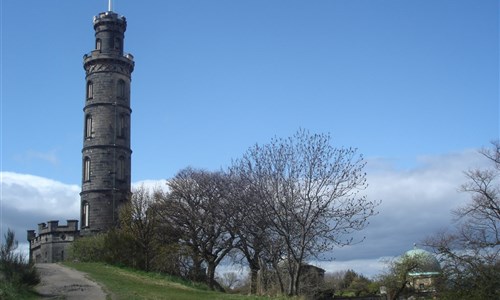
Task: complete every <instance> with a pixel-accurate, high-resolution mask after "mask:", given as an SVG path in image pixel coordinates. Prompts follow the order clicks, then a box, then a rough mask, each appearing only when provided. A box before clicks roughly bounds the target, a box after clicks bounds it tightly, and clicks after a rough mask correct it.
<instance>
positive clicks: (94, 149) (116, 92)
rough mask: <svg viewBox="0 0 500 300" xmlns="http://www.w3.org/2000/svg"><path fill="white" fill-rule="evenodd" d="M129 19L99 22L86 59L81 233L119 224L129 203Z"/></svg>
mask: <svg viewBox="0 0 500 300" xmlns="http://www.w3.org/2000/svg"><path fill="white" fill-rule="evenodd" d="M126 28H127V21H126V19H125V17H123V16H119V15H118V14H116V13H114V12H112V11H108V12H104V13H100V14H99V15H98V16H96V17H94V30H95V48H94V50H92V51H91V52H90V53H89V54H86V55H84V57H83V67H84V69H85V72H86V78H85V79H86V83H85V84H86V95H85V106H84V109H83V111H84V132H83V149H82V192H81V193H80V197H81V214H80V219H81V232H82V234H84V235H85V234H90V233H95V232H99V231H106V230H108V229H110V228H112V227H113V226H115V225H116V223H117V221H118V212H119V208H120V206H121V205H122V204H123V203H125V202H127V201H129V200H130V196H131V191H130V182H131V155H132V150H131V149H130V114H131V112H132V110H131V109H130V82H131V73H132V71H133V69H134V61H133V57H132V55H130V54H125V53H124V52H123V46H124V32H125V30H126Z"/></svg>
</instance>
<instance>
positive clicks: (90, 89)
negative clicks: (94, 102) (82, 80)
mask: <svg viewBox="0 0 500 300" xmlns="http://www.w3.org/2000/svg"><path fill="white" fill-rule="evenodd" d="M92 98H94V83H93V82H92V81H90V80H89V81H87V100H88V99H92Z"/></svg>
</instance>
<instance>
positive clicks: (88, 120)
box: [85, 115, 92, 139]
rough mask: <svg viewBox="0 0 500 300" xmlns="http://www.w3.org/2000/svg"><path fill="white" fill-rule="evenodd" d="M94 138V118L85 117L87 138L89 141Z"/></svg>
mask: <svg viewBox="0 0 500 300" xmlns="http://www.w3.org/2000/svg"><path fill="white" fill-rule="evenodd" d="M91 137H92V116H91V115H87V117H85V138H86V139H89V138H91Z"/></svg>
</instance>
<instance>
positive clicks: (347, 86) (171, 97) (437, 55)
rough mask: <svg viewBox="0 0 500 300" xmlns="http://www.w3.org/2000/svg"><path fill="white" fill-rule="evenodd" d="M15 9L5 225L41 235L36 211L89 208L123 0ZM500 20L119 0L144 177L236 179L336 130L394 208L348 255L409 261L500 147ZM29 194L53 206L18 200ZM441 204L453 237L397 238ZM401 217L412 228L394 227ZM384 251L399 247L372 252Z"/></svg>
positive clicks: (373, 187)
mask: <svg viewBox="0 0 500 300" xmlns="http://www.w3.org/2000/svg"><path fill="white" fill-rule="evenodd" d="M1 5H2V9H1V10H2V12H1V14H2V15H1V26H2V30H1V33H2V36H1V42H2V45H1V50H2V52H1V56H2V57H1V136H2V139H1V141H2V143H1V170H2V173H3V174H4V175H5V176H4V177H3V178H4V179H3V180H4V182H2V188H3V192H2V195H3V196H2V207H3V215H2V226H3V227H7V226H8V225H9V224H10V223H9V220H11V219H13V216H14V215H16V213H18V214H19V216H26V215H30V216H32V218H26V219H25V221H23V223H21V221H20V219H23V218H22V217H20V219H19V218H17V219H16V220H18V221H17V223H16V225H12V226H14V227H16V228H22V227H23V226H26V227H29V228H34V227H35V226H36V223H38V222H42V221H47V220H45V218H49V217H50V218H56V217H57V216H55V215H54V212H55V210H52V214H51V212H50V211H46V213H44V214H37V212H35V211H31V210H29V209H27V208H22V206H23V205H21V203H20V202H23V201H24V202H28V203H32V202H31V201H34V200H33V199H39V200H37V201H38V202H40V201H41V202H43V201H49V202H50V201H53V202H54V203H55V204H54V205H55V206H54V207H58V205H59V204H58V203H59V202H58V201H61V203H67V205H69V206H71V205H73V202H75V201H76V203H77V204H78V193H77V192H76V193H75V191H78V189H79V188H78V186H79V185H80V182H81V147H82V139H83V111H82V110H83V105H84V89H85V80H84V76H85V74H84V71H83V67H82V57H83V54H85V53H87V52H89V51H91V50H92V48H93V45H94V37H93V28H92V17H93V16H94V15H96V14H97V13H99V12H101V11H105V10H106V9H107V1H105V0H86V1H83V0H75V1H34V0H26V1H2V4H1ZM499 8H500V7H499V1H493V0H481V1H477V0H421V1H416V0H414V1H401V0H370V1H369V0H359V1H358V0H344V1H337V0H329V1H326V0H317V1H304V0H300V1H299V0H286V1H285V0H274V1H264V0H254V1H229V0H226V1H222V0H213V1H191V0H182V1H180V0H179V1H171V0H169V1H146V2H142V3H140V4H139V2H137V1H124V0H116V1H114V10H115V11H116V12H118V13H120V14H123V15H125V16H126V17H127V20H128V30H127V32H126V40H125V51H126V52H130V53H132V54H133V55H134V57H135V61H136V69H135V71H134V73H133V74H132V77H133V81H132V95H131V98H132V109H133V113H132V149H133V151H134V153H133V156H132V164H133V168H132V178H133V181H134V182H141V181H145V180H149V181H148V182H161V180H162V179H166V178H170V177H172V176H173V175H174V174H175V173H176V172H177V171H178V170H180V169H181V168H184V167H186V166H189V165H191V166H194V167H200V168H207V169H212V170H214V169H218V168H220V167H223V166H226V165H228V164H229V163H230V162H231V159H232V158H237V157H239V156H240V155H242V154H243V152H244V151H245V150H246V149H247V148H248V147H250V146H251V145H253V144H254V143H265V142H268V141H269V140H270V139H271V138H272V137H273V136H279V137H286V136H289V135H292V134H293V133H294V132H295V131H296V130H297V129H298V128H306V129H309V130H310V131H312V132H330V133H331V134H332V136H333V139H334V141H335V145H338V146H353V147H357V148H359V152H360V153H363V154H364V156H365V157H366V158H367V160H368V166H367V171H368V181H369V184H370V188H369V190H368V191H367V193H368V196H369V197H375V198H377V199H380V200H382V201H383V205H382V206H381V207H380V209H381V214H380V215H381V217H379V218H378V219H374V222H373V223H374V225H373V227H374V229H373V230H372V231H369V230H368V231H367V232H364V233H363V234H364V235H367V242H366V243H365V244H362V245H363V246H359V248H355V249H357V250H355V251H353V250H352V248H349V249H347V250H346V249H343V250H339V251H338V252H337V253H338V254H339V255H340V258H339V257H338V256H337V259H338V260H340V261H342V260H353V259H375V258H376V257H381V256H384V255H387V256H393V255H397V253H401V251H403V250H404V247H405V246H404V245H408V247H410V246H411V244H412V243H413V242H415V239H418V238H421V237H422V236H423V232H422V231H426V232H427V231H432V230H435V229H437V228H439V227H442V226H446V224H448V223H449V222H448V221H449V219H450V218H449V217H448V216H446V217H441V218H440V217H439V215H441V216H442V215H443V213H445V212H448V211H449V210H450V209H452V208H454V207H456V205H458V204H460V203H462V202H460V201H466V199H467V197H466V195H463V194H457V193H456V190H457V189H458V187H459V186H460V184H461V183H463V180H464V178H463V176H462V173H461V172H462V171H463V170H465V169H467V168H470V167H474V166H476V165H478V164H479V165H481V164H482V162H480V158H478V157H477V155H475V154H474V150H475V149H477V148H480V147H481V146H486V145H487V144H488V142H489V141H490V140H493V139H498V136H499V102H498V101H499V12H500V10H499ZM436 174H437V175H436ZM23 176H24V177H23ZM26 176H37V177H26ZM434 176H437V177H434ZM444 179H449V181H446V183H442V184H441V185H439V184H438V183H439V182H441V181H440V180H444ZM384 180H385V181H384ZM27 181H29V182H31V183H28V182H27ZM42 182H43V184H42ZM395 182H396V183H399V184H395ZM36 183H40V185H37V184H36ZM51 183H52V184H53V185H51ZM410 183H411V186H406V184H409V185H410ZM23 184H27V185H26V186H29V188H26V189H24V191H25V192H26V195H35V196H32V197H31V198H30V199H28V200H23V199H26V198H22V197H20V198H19V199H18V200H15V201H14V198H16V195H20V194H21V193H18V194H16V191H17V190H16V189H15V187H20V186H24V185H23ZM433 184H436V185H437V186H445V187H446V188H445V189H439V188H438V187H436V189H435V190H433V189H430V188H429V186H432V185H433ZM41 186H43V187H44V188H42V187H41ZM51 186H52V187H53V190H54V191H57V192H54V193H53V194H50V195H51V196H47V195H46V194H44V192H43V191H46V190H47V189H50V187H51ZM55 186H57V187H55ZM61 186H65V187H66V188H62V187H61ZM402 186H405V190H406V192H407V193H406V194H400V193H402V191H401V187H402ZM389 187H391V189H389ZM63 190H64V192H63ZM443 190H444V191H448V193H444V194H443ZM28 191H31V194H30V193H28ZM409 191H414V192H411V193H410V192H409ZM59 192H61V193H62V194H59ZM36 195H38V196H36ZM57 195H59V196H57ZM63 195H64V196H63ZM394 195H399V196H398V197H395V196H394ZM10 197H13V198H10ZM37 197H38V198H37ZM58 197H61V198H58ZM60 199H65V200H64V201H63V200H60ZM68 199H69V200H68ZM75 199H76V200H75ZM453 199H455V200H453ZM456 199H462V200H460V201H456ZM16 201H18V202H16ZM65 201H68V202H65ZM426 201H429V204H430V205H432V206H436V207H439V209H434V208H433V210H436V211H437V212H439V213H437V216H436V219H432V218H431V220H432V222H430V221H427V222H424V223H427V225H429V224H433V225H435V226H433V227H432V228H430V227H429V228H427V227H426V228H425V230H424V229H421V230H418V229H417V230H413V231H411V232H419V234H415V236H411V237H407V239H400V238H393V239H392V243H394V244H393V245H392V246H391V245H389V246H387V243H391V239H390V238H388V237H387V236H384V228H386V229H387V228H389V227H390V228H394V227H404V226H401V225H402V224H399V223H397V222H398V221H401V222H404V220H407V218H406V217H405V215H404V213H403V211H405V212H406V213H409V214H413V215H415V211H412V210H411V209H409V207H412V205H416V206H418V205H423V203H427V202H426ZM50 203H52V202H50ZM68 203H70V204H68ZM38 204H39V203H38ZM38 204H37V205H38ZM24 206H25V204H24ZM33 206H34V207H35V206H36V205H33ZM43 207H44V206H43V205H42V206H41V207H40V210H41V211H43ZM76 207H77V206H76ZM397 207H400V208H401V212H402V214H401V217H398V218H394V219H393V220H392V221H391V222H392V223H391V224H390V225H388V224H387V223H384V222H383V221H382V220H388V218H387V217H386V216H385V215H384V213H386V212H387V211H391V212H394V211H395V208H397ZM427 207H428V206H427ZM415 209H420V211H421V209H422V208H421V207H419V206H418V207H416V208H415ZM68 211H71V212H72V213H73V210H68ZM396 211H397V210H396ZM8 214H10V215H8ZM394 215H395V213H393V214H392V215H391V216H394ZM77 216H78V212H76V215H75V216H74V217H73V218H76V217H77ZM37 217H39V218H41V219H36V218H37ZM61 219H63V218H62V217H61ZM33 220H36V221H33ZM377 220H379V221H377ZM387 222H388V221H387ZM22 224H26V225H22ZM384 225H387V227H384ZM395 225H396V226H395ZM375 228H379V231H376V230H375ZM25 229H27V228H25ZM25 229H22V230H25ZM3 230H5V228H4V229H3ZM21 232H22V231H21ZM370 232H371V233H373V238H372V239H370V236H369V235H368V234H369V233H370ZM386 232H387V234H388V231H387V230H386ZM21 234H24V233H21ZM408 235H410V233H408V232H399V233H398V232H396V233H391V234H390V235H388V236H389V237H392V236H398V237H401V236H405V237H406V236H408ZM22 237H24V235H23V236H22ZM410 238H411V239H413V241H411V242H410ZM374 239H384V245H386V246H387V247H386V248H382V247H380V248H378V250H375V249H372V248H370V247H373V244H374V243H373V240H374ZM386 239H387V240H386ZM395 240H398V241H397V242H395ZM356 247H358V246H356ZM408 247H407V248H408ZM347 251H349V252H350V253H359V254H357V255H358V257H353V256H352V255H351V256H349V255H347V254H345V255H347V256H345V257H342V255H343V254H342V253H346V252H347ZM370 253H373V254H371V255H370Z"/></svg>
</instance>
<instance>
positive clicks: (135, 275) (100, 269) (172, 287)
mask: <svg viewBox="0 0 500 300" xmlns="http://www.w3.org/2000/svg"><path fill="white" fill-rule="evenodd" d="M64 264H65V265H66V266H68V267H71V268H75V269H77V270H79V271H82V272H85V273H87V274H88V275H89V277H91V278H92V279H93V280H95V281H97V282H98V283H100V284H101V285H102V286H104V287H105V289H106V291H107V292H108V293H109V294H111V296H110V297H108V298H111V299H117V300H122V299H127V300H128V299H172V300H197V299H208V300H210V299H212V300H233V299H234V300H263V299H269V298H265V297H254V296H244V295H235V294H225V293H218V292H213V291H210V290H208V289H207V288H206V287H205V286H204V285H201V284H192V283H189V282H185V281H182V280H180V279H177V278H172V277H168V276H164V275H159V274H155V273H146V272H140V271H135V270H130V269H123V268H118V267H114V266H110V265H106V264H102V263H69V262H67V263H64ZM273 299H276V298H273Z"/></svg>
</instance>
